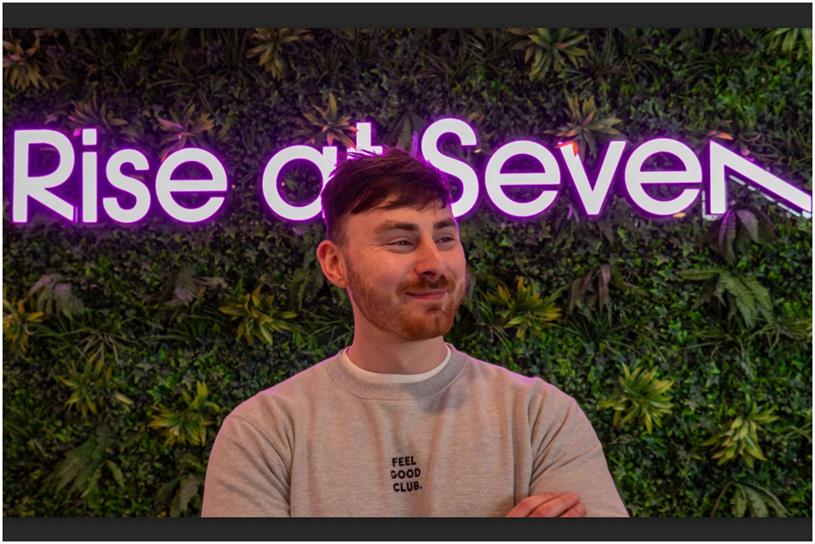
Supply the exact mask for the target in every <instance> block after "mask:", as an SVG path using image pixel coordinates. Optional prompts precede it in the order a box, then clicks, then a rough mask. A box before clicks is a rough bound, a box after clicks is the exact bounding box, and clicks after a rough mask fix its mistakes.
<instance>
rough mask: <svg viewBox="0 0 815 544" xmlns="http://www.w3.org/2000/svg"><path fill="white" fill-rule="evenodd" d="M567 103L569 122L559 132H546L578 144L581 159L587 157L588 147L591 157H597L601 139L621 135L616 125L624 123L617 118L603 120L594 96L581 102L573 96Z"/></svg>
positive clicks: (568, 98) (567, 99)
mask: <svg viewBox="0 0 815 544" xmlns="http://www.w3.org/2000/svg"><path fill="white" fill-rule="evenodd" d="M566 103H567V111H568V113H569V122H568V123H566V124H565V125H563V126H561V127H560V128H558V129H557V130H548V131H546V132H548V133H549V134H552V133H554V134H555V135H557V136H558V137H560V138H564V139H566V140H572V141H574V142H576V143H577V146H578V151H577V152H578V155H580V158H583V157H584V156H585V154H586V147H588V148H589V155H590V156H592V157H594V156H596V155H597V141H598V140H599V139H601V138H605V137H608V136H616V135H619V134H621V133H620V131H619V130H617V129H616V128H614V125H617V124H619V123H621V122H622V121H621V120H620V119H618V118H616V117H602V118H601V117H600V115H599V110H598V108H597V104H596V103H595V100H594V97H593V96H590V97H589V98H587V99H585V100H582V101H581V100H580V99H579V98H578V97H577V95H571V96H568V97H567V98H566Z"/></svg>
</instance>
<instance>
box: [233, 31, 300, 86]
mask: <svg viewBox="0 0 815 544" xmlns="http://www.w3.org/2000/svg"><path fill="white" fill-rule="evenodd" d="M311 39H313V36H312V35H311V32H309V31H308V30H303V29H299V28H257V29H255V31H254V32H253V33H252V36H251V40H252V41H253V42H254V43H256V44H257V45H256V46H254V47H253V48H251V49H250V50H249V52H248V53H247V55H246V56H247V58H250V59H251V58H253V57H258V64H259V65H260V66H262V67H263V69H264V70H266V71H267V72H268V73H269V74H271V76H272V77H273V78H274V79H281V78H282V77H283V74H284V73H285V70H286V57H285V48H286V46H287V45H288V44H291V43H294V42H296V41H299V40H311Z"/></svg>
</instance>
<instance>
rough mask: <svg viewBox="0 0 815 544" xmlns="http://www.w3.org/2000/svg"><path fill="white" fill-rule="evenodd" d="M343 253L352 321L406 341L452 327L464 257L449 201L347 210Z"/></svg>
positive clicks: (462, 289) (460, 296)
mask: <svg viewBox="0 0 815 544" xmlns="http://www.w3.org/2000/svg"><path fill="white" fill-rule="evenodd" d="M341 253H342V255H343V258H344V261H345V265H346V270H347V284H348V285H347V289H348V294H349V296H350V297H351V300H352V303H353V305H354V306H355V319H356V320H357V321H358V320H359V319H365V320H366V321H368V323H370V324H371V325H373V326H374V327H376V328H378V329H380V330H382V331H385V332H389V333H392V334H394V335H395V336H397V337H398V338H400V339H402V340H409V341H416V340H426V339H430V338H435V337H438V336H442V335H444V334H447V333H448V332H449V331H450V329H451V328H452V327H453V321H454V319H455V315H456V311H457V310H458V307H459V306H460V305H461V302H462V300H463V298H464V294H465V290H466V269H467V265H466V260H465V257H464V249H463V247H462V245H461V241H460V239H459V233H458V225H457V224H456V222H455V219H454V218H453V214H452V212H451V210H450V207H449V206H446V207H439V205H438V204H435V203H433V204H431V205H429V206H427V207H425V208H423V209H416V208H397V209H392V210H385V209H382V208H376V209H374V210H369V211H367V212H363V213H360V214H356V215H351V216H349V217H348V218H347V219H346V223H345V243H344V245H343V246H342V248H341ZM360 314H361V315H360ZM357 327H359V323H357Z"/></svg>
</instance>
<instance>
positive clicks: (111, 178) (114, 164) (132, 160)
mask: <svg viewBox="0 0 815 544" xmlns="http://www.w3.org/2000/svg"><path fill="white" fill-rule="evenodd" d="M125 164H132V165H133V168H134V170H136V171H142V172H143V171H147V170H148V169H149V168H150V164H149V163H148V162H147V157H145V156H144V155H143V154H142V153H140V152H138V151H136V150H135V149H122V150H121V151H117V152H116V153H114V154H113V155H111V157H110V159H109V160H108V163H107V166H106V168H105V175H106V176H107V179H108V182H110V184H111V185H113V186H114V187H116V188H117V189H120V190H122V191H125V192H126V193H129V194H131V195H133V196H135V197H136V203H135V204H134V205H133V207H132V208H129V209H127V208H123V207H122V206H121V205H120V204H119V199H118V197H112V196H109V197H105V198H103V199H102V207H103V208H104V210H105V213H106V214H107V215H108V217H110V218H111V219H113V220H114V221H118V222H119V223H135V222H137V221H140V220H141V219H144V216H146V215H147V212H148V210H149V209H150V190H149V189H148V188H147V186H146V185H145V184H144V183H142V182H141V181H139V180H138V179H136V178H133V177H130V176H126V175H124V174H123V173H122V166H124V165H125Z"/></svg>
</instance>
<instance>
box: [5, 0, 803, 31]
mask: <svg viewBox="0 0 815 544" xmlns="http://www.w3.org/2000/svg"><path fill="white" fill-rule="evenodd" d="M3 21H4V22H3V26H4V28H252V27H261V26H267V27H299V28H340V27H345V28H353V27H356V28H375V27H380V28H382V27H386V28H430V27H433V28H476V27H482V28H500V27H514V26H520V27H530V26H538V27H542V26H545V27H572V28H610V27H621V28H632V27H649V28H683V27H685V28H737V27H754V28H778V27H797V28H809V27H811V26H812V4H811V3H800V4H798V3H777V4H775V3H761V4H721V3H711V4H705V3H696V4H680V3H665V4H633V3H619V4H595V3H587V4H568V3H553V4H548V3H547V4H513V3H507V4H409V3H401V2H400V3H393V4H359V3H331V4H329V3H315V4H294V3H282V4H245V3H235V4H171V3H168V4H135V3H122V4H88V3H75V4H56V3H42V4H33V3H19V4H18V3H14V4H9V3H4V4H3Z"/></svg>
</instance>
